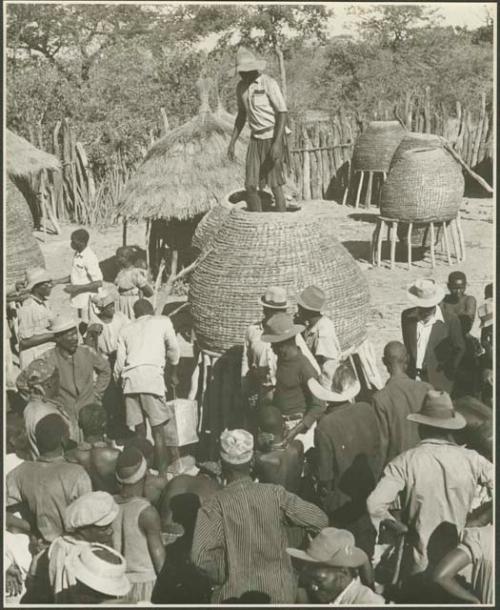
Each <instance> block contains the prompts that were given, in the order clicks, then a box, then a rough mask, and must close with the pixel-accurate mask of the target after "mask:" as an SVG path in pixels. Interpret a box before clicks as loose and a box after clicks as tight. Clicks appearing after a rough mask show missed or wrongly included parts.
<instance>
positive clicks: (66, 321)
mask: <svg viewBox="0 0 500 610" xmlns="http://www.w3.org/2000/svg"><path fill="white" fill-rule="evenodd" d="M73 328H76V321H75V320H74V319H73V318H72V317H71V316H68V315H62V314H61V315H59V316H57V317H56V318H55V319H54V320H53V321H52V323H51V325H50V331H51V332H53V333H54V334H57V333H63V332H66V331H67V330H71V329H73Z"/></svg>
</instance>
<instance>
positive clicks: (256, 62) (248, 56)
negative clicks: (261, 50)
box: [236, 47, 266, 74]
mask: <svg viewBox="0 0 500 610" xmlns="http://www.w3.org/2000/svg"><path fill="white" fill-rule="evenodd" d="M265 67H266V61H265V60H264V59H258V58H257V57H256V56H255V55H254V54H253V53H252V51H250V49H247V48H246V47H240V48H239V49H238V52H237V53H236V74H238V73H239V72H253V71H254V70H257V71H258V72H262V71H263V70H264V68H265Z"/></svg>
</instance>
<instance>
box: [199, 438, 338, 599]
mask: <svg viewBox="0 0 500 610" xmlns="http://www.w3.org/2000/svg"><path fill="white" fill-rule="evenodd" d="M220 445H221V461H222V469H223V477H224V479H225V482H226V487H225V488H224V489H222V490H221V491H219V492H217V493H215V494H214V495H213V496H212V497H210V498H209V499H207V500H205V501H204V502H203V503H202V505H201V507H200V509H199V511H198V517H197V522H196V527H195V532H194V537H193V546H192V549H191V561H192V562H193V564H194V565H195V566H196V567H197V568H199V569H200V570H201V571H203V572H204V573H205V574H207V575H208V576H209V578H210V580H211V582H212V585H213V590H212V599H211V602H212V603H213V604H217V603H221V602H223V601H225V600H227V599H228V598H234V597H239V596H241V595H242V594H244V593H245V592H250V591H252V592H259V593H264V594H267V595H268V596H269V597H270V603H272V604H287V603H290V604H291V603H293V602H294V601H295V599H296V594H297V580H296V575H295V573H294V570H293V567H292V563H291V560H290V557H289V556H288V555H287V552H286V548H287V535H286V528H285V526H286V524H287V523H290V522H291V523H293V524H295V525H298V526H301V527H302V528H304V529H306V530H308V531H311V532H314V533H316V532H318V531H320V530H321V529H322V528H324V527H326V526H327V524H328V519H327V516H326V515H325V513H324V512H323V511H322V510H320V509H319V508H317V507H316V506H314V505H313V504H310V503H308V502H305V501H304V500H302V499H301V498H299V497H298V496H296V495H295V494H292V493H289V492H287V491H286V490H285V488H284V487H282V486H281V485H273V484H269V483H255V482H254V481H253V480H252V478H251V471H252V465H253V455H254V452H253V437H252V435H251V434H250V433H249V432H247V431H246V430H231V431H229V430H224V432H223V433H222V434H221V438H220Z"/></svg>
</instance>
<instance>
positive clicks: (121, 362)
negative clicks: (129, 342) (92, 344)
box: [113, 334, 127, 383]
mask: <svg viewBox="0 0 500 610" xmlns="http://www.w3.org/2000/svg"><path fill="white" fill-rule="evenodd" d="M126 354H127V351H126V348H125V339H124V337H123V335H122V334H120V335H118V343H117V346H116V360H115V366H114V369H113V377H114V379H115V381H116V382H117V383H118V381H119V379H120V377H121V374H122V371H123V367H124V366H125V358H126Z"/></svg>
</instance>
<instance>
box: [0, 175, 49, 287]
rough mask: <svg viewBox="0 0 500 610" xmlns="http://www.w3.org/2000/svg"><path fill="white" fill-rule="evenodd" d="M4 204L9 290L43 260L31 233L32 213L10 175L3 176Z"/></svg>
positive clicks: (42, 263)
mask: <svg viewBox="0 0 500 610" xmlns="http://www.w3.org/2000/svg"><path fill="white" fill-rule="evenodd" d="M5 207H6V210H5V233H6V234H5V249H6V271H7V277H6V281H5V283H6V286H7V290H10V289H13V288H14V287H15V283H16V282H18V281H21V280H24V279H25V272H26V270H27V269H29V268H30V267H45V260H44V258H43V254H42V251H41V249H40V246H39V245H38V242H37V240H36V239H35V237H34V236H33V216H32V215H31V212H30V209H29V207H28V203H27V201H26V199H25V198H24V196H23V195H22V193H21V191H20V190H19V189H18V188H17V186H16V185H15V184H14V183H13V182H12V180H11V179H10V178H7V192H6V198H5Z"/></svg>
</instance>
